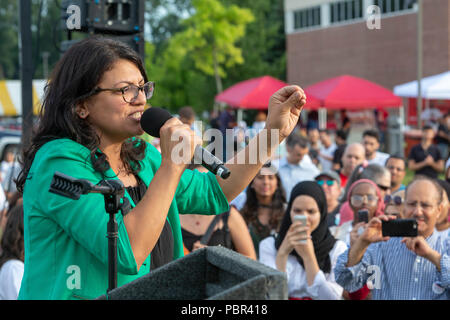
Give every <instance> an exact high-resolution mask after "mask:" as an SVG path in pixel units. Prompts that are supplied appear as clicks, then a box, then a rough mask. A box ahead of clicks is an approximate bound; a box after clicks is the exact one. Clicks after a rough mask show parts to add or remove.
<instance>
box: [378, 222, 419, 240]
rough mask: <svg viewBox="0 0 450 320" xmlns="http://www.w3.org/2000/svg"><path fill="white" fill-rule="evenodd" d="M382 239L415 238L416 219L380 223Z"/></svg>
mask: <svg viewBox="0 0 450 320" xmlns="http://www.w3.org/2000/svg"><path fill="white" fill-rule="evenodd" d="M381 233H382V234H383V237H417V221H416V219H395V220H389V221H384V220H383V221H382V224H381Z"/></svg>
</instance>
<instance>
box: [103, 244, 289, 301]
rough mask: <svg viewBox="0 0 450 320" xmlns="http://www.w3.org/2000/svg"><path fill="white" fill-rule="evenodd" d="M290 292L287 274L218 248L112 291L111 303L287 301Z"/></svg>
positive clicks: (206, 250) (191, 255)
mask: <svg viewBox="0 0 450 320" xmlns="http://www.w3.org/2000/svg"><path fill="white" fill-rule="evenodd" d="M287 292H288V290H287V278H286V275H285V274H284V273H282V272H279V271H277V270H274V269H272V268H269V267H267V266H265V265H263V264H261V263H259V262H257V261H254V260H251V259H249V258H247V257H244V256H242V255H240V254H238V253H236V252H234V251H232V250H229V249H226V248H224V247H220V246H218V247H206V248H202V249H199V250H196V251H194V252H192V253H190V254H188V255H186V256H185V257H183V258H180V259H177V260H175V261H172V262H170V263H168V264H167V265H165V266H163V267H160V268H158V269H156V270H155V271H153V272H150V273H149V274H148V275H145V276H143V277H141V278H139V279H136V280H134V281H132V282H130V283H127V284H126V285H124V286H122V287H119V288H116V289H114V290H111V292H110V293H109V299H110V300H160V299H161V300H203V299H210V300H275V299H276V300H280V299H287V298H288V297H287ZM98 299H101V300H105V299H106V296H105V295H102V296H100V297H98Z"/></svg>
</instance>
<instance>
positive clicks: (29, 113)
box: [19, 0, 33, 146]
mask: <svg viewBox="0 0 450 320" xmlns="http://www.w3.org/2000/svg"><path fill="white" fill-rule="evenodd" d="M19 22H20V29H19V30H20V32H19V37H20V41H19V52H20V80H21V86H22V146H23V145H24V144H26V143H27V142H28V140H29V138H30V136H31V129H32V126H33V57H32V47H31V0H20V2H19Z"/></svg>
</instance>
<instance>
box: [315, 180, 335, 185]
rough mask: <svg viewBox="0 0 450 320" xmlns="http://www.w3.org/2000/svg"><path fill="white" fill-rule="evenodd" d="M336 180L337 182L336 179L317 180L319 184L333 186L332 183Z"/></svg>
mask: <svg viewBox="0 0 450 320" xmlns="http://www.w3.org/2000/svg"><path fill="white" fill-rule="evenodd" d="M335 182H336V181H334V180H318V181H317V184H318V185H319V186H323V185H324V184H325V183H326V184H327V186H329V187H331V186H332V185H334V183H335Z"/></svg>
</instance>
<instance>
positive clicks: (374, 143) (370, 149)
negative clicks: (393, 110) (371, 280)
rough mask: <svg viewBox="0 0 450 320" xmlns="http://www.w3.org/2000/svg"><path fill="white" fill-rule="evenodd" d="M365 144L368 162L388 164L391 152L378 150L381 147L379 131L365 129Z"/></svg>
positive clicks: (381, 164)
mask: <svg viewBox="0 0 450 320" xmlns="http://www.w3.org/2000/svg"><path fill="white" fill-rule="evenodd" d="M363 144H364V149H365V151H366V160H367V162H368V163H369V164H378V165H380V166H382V167H384V166H385V164H386V160H387V159H388V158H389V154H387V153H384V152H379V151H378V149H379V148H380V135H379V134H378V131H376V130H366V131H364V132H363Z"/></svg>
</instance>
